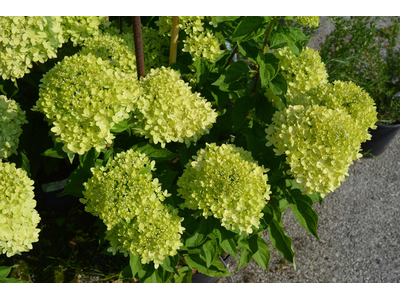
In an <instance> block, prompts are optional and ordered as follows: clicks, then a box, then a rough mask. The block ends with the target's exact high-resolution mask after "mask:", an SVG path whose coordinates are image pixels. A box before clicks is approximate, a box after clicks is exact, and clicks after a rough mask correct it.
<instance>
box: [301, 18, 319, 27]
mask: <svg viewBox="0 0 400 300" xmlns="http://www.w3.org/2000/svg"><path fill="white" fill-rule="evenodd" d="M295 19H296V22H297V23H299V24H300V25H303V26H308V27H318V26H319V17H314V16H308V17H306V16H304V17H295Z"/></svg>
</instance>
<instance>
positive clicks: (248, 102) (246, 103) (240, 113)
mask: <svg viewBox="0 0 400 300" xmlns="http://www.w3.org/2000/svg"><path fill="white" fill-rule="evenodd" d="M255 102H256V96H254V95H252V96H245V97H242V98H239V99H236V101H235V103H234V104H233V111H232V122H233V124H234V126H233V132H236V131H238V130H240V129H241V128H242V127H243V125H244V123H245V121H246V118H247V115H248V113H249V111H250V110H252V109H253V108H254V106H255Z"/></svg>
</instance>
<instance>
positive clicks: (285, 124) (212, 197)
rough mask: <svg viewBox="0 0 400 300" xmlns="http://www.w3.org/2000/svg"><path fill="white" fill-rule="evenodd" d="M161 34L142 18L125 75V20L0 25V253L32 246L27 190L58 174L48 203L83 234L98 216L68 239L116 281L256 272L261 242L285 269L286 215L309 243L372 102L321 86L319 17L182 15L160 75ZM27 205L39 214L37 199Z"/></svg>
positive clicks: (167, 24) (164, 46)
mask: <svg viewBox="0 0 400 300" xmlns="http://www.w3.org/2000/svg"><path fill="white" fill-rule="evenodd" d="M135 20H137V19H135ZM291 20H293V21H291ZM282 21H283V22H282ZM286 21H288V22H286ZM171 24H172V19H171V17H150V16H149V17H142V23H141V30H142V44H143V53H144V65H145V76H143V75H142V74H140V78H138V75H137V71H138V70H137V63H138V60H139V59H140V58H137V57H136V55H135V47H136V45H135V41H134V38H133V34H132V31H133V26H132V23H131V22H130V18H123V19H122V18H121V19H119V18H118V17H109V18H104V17H95V16H91V17H84V16H81V17H79V16H77V17H76V16H71V17H0V28H1V29H4V30H3V31H2V32H1V33H0V48H1V52H0V75H1V78H2V79H0V92H1V94H2V95H4V96H0V124H1V128H0V157H1V158H2V159H3V160H2V161H1V162H0V190H1V191H2V192H1V193H0V197H1V198H0V200H1V201H0V249H1V251H2V253H3V254H6V255H8V256H11V255H15V254H20V253H21V252H25V251H28V250H29V249H31V248H32V243H33V242H36V241H38V233H39V229H38V228H37V225H38V222H39V221H40V217H39V215H38V212H37V211H36V210H35V204H36V202H35V200H33V198H34V194H33V186H32V185H33V180H34V182H35V186H37V187H39V189H40V188H44V187H45V186H46V184H47V183H48V178H61V176H63V177H64V176H68V178H67V180H66V184H65V187H64V190H63V191H62V192H61V193H60V194H59V195H60V196H64V195H69V196H73V197H76V198H78V199H80V202H81V203H79V205H82V206H80V207H81V209H82V210H81V212H82V215H81V217H82V218H84V219H85V224H89V223H90V222H92V221H93V220H94V219H97V222H96V223H95V224H92V225H93V226H86V227H85V228H79V229H78V228H73V231H74V232H78V231H82V232H84V233H85V234H88V235H86V236H87V237H88V241H93V240H95V241H96V242H97V239H99V244H98V246H97V248H96V249H97V250H99V251H101V253H102V254H104V253H106V252H107V251H108V252H111V253H112V254H113V255H115V256H117V257H116V258H115V259H116V260H115V262H116V264H120V263H123V264H125V265H118V268H119V267H121V270H119V271H118V274H117V276H119V278H120V280H125V279H126V278H129V279H128V280H131V281H132V280H133V278H135V279H139V280H140V282H187V281H191V278H192V275H193V274H194V273H196V270H197V271H198V272H200V273H203V274H206V275H208V276H214V277H223V276H230V275H232V274H230V272H229V271H228V270H227V269H226V268H225V267H224V265H223V264H222V263H221V261H220V259H221V257H225V255H226V254H229V255H231V256H232V257H234V258H235V259H237V260H238V261H239V262H238V269H240V268H242V267H244V266H245V265H246V264H247V263H249V262H250V260H251V259H253V260H255V261H256V262H257V264H258V265H259V266H260V267H261V268H264V269H265V270H267V271H268V263H269V258H270V248H269V244H270V245H271V246H272V247H273V248H275V249H276V250H277V251H278V252H279V253H280V254H281V255H282V256H283V258H284V259H286V260H287V261H289V262H290V263H292V264H293V265H294V266H295V252H294V249H295V248H296V243H295V242H292V240H291V239H290V237H289V236H288V235H287V234H286V233H285V230H284V227H285V220H283V219H282V214H283V213H284V211H285V210H286V209H287V208H289V207H290V210H291V211H292V213H293V215H294V216H295V217H296V218H297V220H298V221H299V224H300V225H301V226H303V227H304V228H305V229H306V230H307V232H309V233H310V234H312V235H314V236H315V237H316V238H318V233H317V229H318V228H317V227H318V215H317V213H316V212H315V211H314V208H313V206H314V205H315V203H316V202H318V203H320V204H321V203H322V201H323V197H324V196H325V195H326V194H328V193H330V192H332V191H334V190H335V189H337V188H338V187H339V186H340V184H341V182H343V181H344V180H345V177H346V176H347V175H348V169H349V166H350V165H351V164H352V163H353V161H354V160H356V159H358V158H360V157H361V153H360V150H361V148H360V145H361V143H362V142H363V141H365V140H367V139H369V137H370V135H369V133H368V130H369V129H371V128H372V129H373V128H375V122H376V108H375V105H374V101H373V99H372V98H371V97H370V96H369V95H368V94H367V93H366V92H365V91H363V90H362V89H361V88H359V87H358V86H357V85H356V84H354V83H352V82H340V81H334V82H329V78H328V75H327V72H326V70H325V65H324V64H323V63H322V62H321V58H320V56H319V53H318V52H317V51H315V50H312V49H310V48H308V47H306V44H307V41H308V40H309V36H308V32H310V30H311V29H310V28H308V27H309V26H310V27H314V28H315V27H316V26H318V17H274V16H249V17H226V16H225V17H224V16H213V17H208V16H204V17H202V16H188V17H184V16H182V17H180V22H179V39H178V43H177V46H178V49H177V57H176V62H175V63H172V61H174V60H171V63H170V64H169V60H168V58H169V52H170V51H169V50H170V41H171ZM136 28H138V27H135V30H136ZM67 41H69V42H68V44H67V45H66V46H67V50H68V51H64V50H65V49H64V47H63V48H62V49H61V50H60V51H58V52H57V49H58V48H60V47H61V46H62V45H63V44H64V43H66V42H67ZM229 44H230V45H231V46H232V50H231V49H230V48H229V49H227V46H226V45H229ZM67 52H68V53H67ZM172 52H174V51H172ZM50 58H56V59H54V60H51V59H50ZM235 58H237V59H235ZM33 62H35V63H36V64H37V66H36V67H35V68H33V69H32V70H31V71H30V68H32V65H33ZM138 66H140V64H138ZM139 68H140V67H139ZM141 71H142V70H141ZM28 73H29V74H28ZM139 73H141V72H139ZM10 99H13V100H10ZM20 107H21V108H23V110H24V111H26V115H25V114H24V112H23V111H22V109H21V108H20ZM43 120H44V121H43ZM46 122H47V123H46ZM25 123H27V125H24V126H23V127H21V125H22V124H25ZM21 130H24V132H23V133H24V134H22V135H21ZM32 141H34V143H32ZM12 154H15V155H12ZM49 157H50V158H49ZM66 174H67V175H66ZM68 174H69V175H68ZM64 178H65V177H64ZM3 191H5V192H3ZM45 193H46V191H45ZM35 199H36V200H37V201H38V203H39V204H43V205H45V201H44V197H43V195H42V193H41V191H40V190H39V192H38V193H37V194H36V197H35ZM61 199H62V198H61ZM57 200H59V199H57ZM42 201H43V202H42ZM38 207H40V206H38ZM83 208H84V209H83ZM39 212H40V213H41V211H39ZM86 213H89V214H91V215H92V216H90V215H87V214H86ZM85 214H86V215H85ZM46 215H47V214H46ZM44 216H45V215H44V214H42V217H43V220H42V223H43V225H42V226H43V228H44V227H46V226H47V228H50V227H51V226H48V220H47V219H46V218H45V217H44ZM54 222H55V224H57V221H54ZM93 222H94V221H93ZM76 226H77V227H79V226H80V225H79V226H78V225H76ZM64 227H65V226H62V227H61V226H58V224H57V228H59V229H58V230H63V228H64ZM89 227H90V230H88V228H89ZM94 228H98V230H99V231H98V235H97V234H96V235H95V236H89V233H88V232H91V234H93V231H94V230H95V229H94ZM75 229H78V230H75ZM96 230H97V229H96ZM265 231H267V232H268V234H269V235H270V242H268V243H267V242H266V241H265V240H264V239H263V238H261V233H262V232H265ZM60 236H62V235H60ZM39 242H40V241H39ZM79 243H81V245H87V244H86V243H87V241H82V240H80V241H79ZM82 248H85V247H77V248H75V249H76V250H74V251H77V253H79V255H80V254H82V252H79V251H81V250H80V249H82ZM39 249H43V248H42V247H40V248H39ZM87 250H90V249H87ZM97 250H95V251H97ZM90 251H93V249H91V250H90ZM90 251H89V252H90ZM74 253H75V252H74ZM90 253H93V252H90ZM31 254H32V255H33V253H32V252H31ZM239 254H240V257H239ZM74 255H75V254H74ZM128 256H129V260H128V258H127V257H128ZM78 257H79V256H78ZM110 257H111V255H110ZM56 261H57V262H59V261H60V260H56ZM82 264H84V263H82ZM90 267H91V266H90Z"/></svg>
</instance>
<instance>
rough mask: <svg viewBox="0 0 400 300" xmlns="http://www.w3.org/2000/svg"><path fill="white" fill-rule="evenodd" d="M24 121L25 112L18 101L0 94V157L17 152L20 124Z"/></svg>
mask: <svg viewBox="0 0 400 300" xmlns="http://www.w3.org/2000/svg"><path fill="white" fill-rule="evenodd" d="M25 123H28V122H27V121H26V118H25V112H24V111H23V110H22V109H21V108H20V107H19V105H18V103H17V102H15V101H14V100H11V99H7V97H6V96H0V159H1V158H8V157H9V156H10V155H12V154H14V153H17V148H18V144H19V136H20V135H21V133H22V129H21V126H22V124H25Z"/></svg>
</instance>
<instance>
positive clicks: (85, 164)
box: [79, 148, 100, 175]
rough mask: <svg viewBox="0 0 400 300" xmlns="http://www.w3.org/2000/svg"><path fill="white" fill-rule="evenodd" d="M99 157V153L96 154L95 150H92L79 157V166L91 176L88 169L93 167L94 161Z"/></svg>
mask: <svg viewBox="0 0 400 300" xmlns="http://www.w3.org/2000/svg"><path fill="white" fill-rule="evenodd" d="M99 155H100V153H99V152H97V150H96V149H95V148H92V149H90V150H89V151H88V152H86V153H85V154H83V155H80V156H79V165H80V166H81V167H82V168H83V169H84V170H85V171H86V172H88V173H89V174H90V175H91V174H92V172H91V171H90V169H91V168H92V167H94V165H95V163H96V159H97V157H99Z"/></svg>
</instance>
